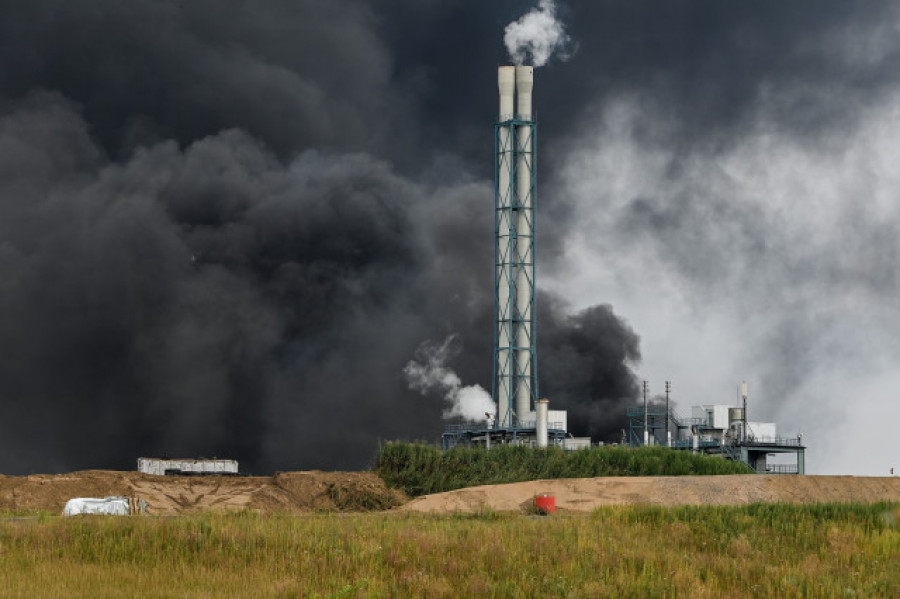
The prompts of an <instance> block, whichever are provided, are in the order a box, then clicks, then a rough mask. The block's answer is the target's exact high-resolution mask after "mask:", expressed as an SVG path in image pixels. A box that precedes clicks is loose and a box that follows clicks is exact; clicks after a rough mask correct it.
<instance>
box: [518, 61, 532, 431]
mask: <svg viewBox="0 0 900 599" xmlns="http://www.w3.org/2000/svg"><path fill="white" fill-rule="evenodd" d="M533 88H534V67H516V92H517V93H518V115H517V116H518V120H519V121H530V120H531V91H532V89H533ZM532 131H533V128H532V126H531V125H528V124H524V125H519V126H518V127H516V143H517V146H518V147H517V148H516V149H517V159H516V193H517V195H518V208H519V209H518V211H517V214H518V216H517V225H516V248H517V250H518V269H517V272H516V312H517V313H518V316H519V319H518V320H519V326H518V327H517V331H516V374H517V375H518V383H519V384H518V386H517V387H516V414H519V415H521V414H525V413H526V412H530V411H531V399H532V389H531V380H532V372H531V370H532V368H533V364H532V359H531V357H532V349H533V343H532V327H531V321H532V317H533V314H532V312H531V307H532V304H533V303H534V285H533V282H534V255H533V249H534V244H533V243H532V242H531V241H532V234H533V232H534V211H533V210H532V207H533V202H532V197H531V195H532V189H533V185H532V183H533V177H534V169H533V166H534V164H533V162H534V161H533V160H532V158H533V154H532V139H531V137H532Z"/></svg>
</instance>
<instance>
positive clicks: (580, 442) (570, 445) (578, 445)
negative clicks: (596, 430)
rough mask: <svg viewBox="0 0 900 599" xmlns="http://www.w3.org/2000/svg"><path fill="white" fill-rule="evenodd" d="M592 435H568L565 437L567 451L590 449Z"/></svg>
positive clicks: (564, 442)
mask: <svg viewBox="0 0 900 599" xmlns="http://www.w3.org/2000/svg"><path fill="white" fill-rule="evenodd" d="M590 448H591V438H590V437H568V438H566V439H563V449H565V450H567V451H577V450H579V449H590Z"/></svg>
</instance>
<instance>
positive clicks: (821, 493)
mask: <svg viewBox="0 0 900 599" xmlns="http://www.w3.org/2000/svg"><path fill="white" fill-rule="evenodd" d="M540 493H549V494H550V495H553V496H554V497H555V498H556V506H557V508H558V509H560V510H564V511H571V512H589V511H591V510H593V509H595V508H597V507H600V506H605V505H628V504H645V505H668V506H670V505H740V504H746V503H778V502H790V503H816V502H846V501H855V502H862V503H872V502H876V501H898V502H900V478H898V477H894V478H874V477H872V478H869V477H853V476H771V475H770V476H761V475H729V476H660V477H608V478H573V479H557V480H540V481H531V482H524V483H513V484H509V485H496V486H484V487H471V488H468V489H459V490H458V491H450V492H448V493H438V494H435V495H426V496H424V497H419V498H418V499H415V500H413V501H411V502H410V503H408V504H406V505H404V506H403V507H402V508H400V509H402V510H409V511H417V512H453V511H459V512H475V511H479V510H484V509H490V510H495V511H521V510H524V509H527V508H528V507H530V506H531V502H532V498H533V497H534V496H535V495H538V494H540Z"/></svg>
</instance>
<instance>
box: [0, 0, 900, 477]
mask: <svg viewBox="0 0 900 599" xmlns="http://www.w3.org/2000/svg"><path fill="white" fill-rule="evenodd" d="M533 10H538V11H539V12H540V11H541V10H543V11H544V12H545V13H546V12H547V11H548V10H550V11H551V12H552V16H553V17H554V19H555V22H556V23H558V24H559V25H560V26H561V28H562V29H561V30H560V31H559V33H560V34H561V36H560V37H558V38H556V40H557V41H558V42H559V43H558V44H557V45H556V46H552V47H551V48H550V49H549V51H548V53H547V55H546V56H544V54H543V53H541V55H540V56H538V55H537V54H534V53H532V54H531V55H528V54H527V53H526V55H525V56H524V57H523V60H525V61H526V62H528V61H534V60H535V59H538V60H539V62H545V64H543V65H542V66H539V67H538V68H536V69H535V88H534V105H535V112H536V115H537V119H538V127H539V159H538V214H537V227H538V240H537V243H538V264H537V281H538V290H539V293H538V317H537V318H538V321H537V331H538V332H537V335H538V368H539V377H540V386H541V394H542V395H546V396H547V397H549V398H550V400H551V403H552V405H553V407H554V408H559V409H568V410H569V421H570V429H572V431H573V432H575V433H576V434H589V435H591V436H593V437H594V439H595V440H602V441H615V440H618V438H619V437H620V436H621V429H622V428H623V427H624V426H625V421H624V417H623V416H624V410H625V407H626V406H627V405H629V404H631V403H633V402H636V401H638V398H639V395H640V384H641V381H642V380H647V381H648V382H649V385H650V389H651V393H653V394H658V393H660V392H661V391H662V390H663V386H664V381H667V380H669V381H671V382H672V389H673V393H672V398H673V400H674V401H675V402H676V405H677V409H678V410H680V411H682V412H683V413H687V411H688V410H689V408H690V406H692V405H695V404H700V403H732V402H735V401H736V390H737V388H738V385H739V383H740V381H741V380H746V381H747V382H748V385H749V389H750V396H749V399H748V412H749V417H750V419H751V420H762V421H774V422H777V423H778V427H779V433H780V434H782V435H785V436H793V435H796V434H797V433H800V432H802V433H803V435H804V437H803V438H804V442H805V443H806V444H807V445H808V450H807V457H806V465H807V472H809V473H813V474H859V475H885V474H887V473H888V471H889V468H891V467H896V468H900V454H898V452H897V450H896V445H895V444H894V443H893V442H892V441H893V439H892V437H891V432H892V428H893V427H892V423H894V422H897V421H900V402H898V401H897V397H898V395H900V374H898V369H897V368H896V365H897V364H898V360H900V314H898V311H900V309H898V307H897V306H898V302H897V301H896V298H897V296H898V291H900V289H898V288H900V272H898V258H900V241H898V239H900V235H898V228H900V204H898V189H900V171H898V169H897V168H896V167H895V164H896V163H897V162H898V161H897V158H898V157H900V141H898V140H900V68H897V67H898V62H900V8H898V7H896V5H895V4H894V3H891V2H884V1H882V2H874V1H862V2H854V3H847V2H838V1H836V0H816V1H815V2H813V1H812V0H795V1H794V2H790V3H784V2H779V1H776V0H761V1H757V2H752V3H751V2H727V3H725V2H717V1H714V0H678V1H673V2H666V3H664V4H662V3H659V2H652V1H650V0H633V1H630V2H627V3H623V2H616V1H613V0H605V1H604V0H566V1H565V2H558V3H557V4H555V5H554V4H552V3H548V2H546V0H545V1H544V2H542V3H541V4H540V5H538V3H537V2H531V1H513V0H497V1H495V2H490V3H485V2H479V1H476V0H441V1H440V2H438V1H437V0H416V1H413V0H369V1H363V0H328V1H324V0H321V1H317V0H302V1H300V2H297V1H288V0H257V1H254V2H250V1H240V0H236V1H234V2H229V3H224V4H223V3H221V2H217V1H213V0H193V1H191V2H186V1H183V0H131V1H130V2H127V3H123V2H118V1H116V0H94V1H92V2H86V1H82V0H66V1H63V0H34V1H32V2H28V3H23V2H14V1H11V0H0V349H2V352H3V356H4V359H3V360H2V361H0V405H2V406H3V408H4V409H3V415H4V416H3V418H0V472H4V473H8V474H23V473H29V472H64V471H68V470H74V469H82V468H122V469H131V468H133V467H134V462H135V460H136V458H137V457H139V456H170V457H184V456H191V457H199V456H204V457H213V456H217V457H228V458H234V459H238V460H240V462H241V467H242V470H244V471H248V472H256V473H267V472H272V471H274V470H299V469H310V468H322V469H359V468H366V467H368V466H371V465H372V462H373V458H374V454H375V450H376V448H377V446H378V444H379V443H380V442H383V441H386V440H390V439H410V440H416V439H422V440H427V441H435V440H437V439H438V438H439V436H440V432H441V431H442V429H443V426H444V424H445V420H444V418H443V416H444V415H445V414H447V413H448V412H452V409H451V408H450V406H448V405H447V402H446V401H445V399H444V398H443V397H441V395H440V394H425V395H423V394H421V393H420V392H419V390H418V389H415V388H410V387H409V385H408V383H407V380H406V379H405V377H404V368H405V367H406V366H407V365H408V364H409V362H410V360H413V359H414V358H415V357H416V356H417V355H421V352H422V351H423V348H426V349H427V348H428V347H447V348H449V350H452V351H448V353H447V361H448V363H447V366H448V367H449V368H452V370H453V372H454V373H455V374H456V375H457V376H458V379H459V381H460V383H459V384H461V385H464V386H467V387H468V386H475V385H479V386H481V387H482V388H485V389H490V386H491V380H490V379H491V360H492V354H491V344H492V342H493V331H492V328H491V319H492V310H493V305H492V302H493V295H492V285H493V281H492V277H493V269H492V260H493V256H492V251H493V240H492V231H493V222H492V204H493V197H492V189H493V187H492V186H493V184H492V181H491V177H492V176H493V157H492V148H493V124H494V122H495V120H496V118H497V114H496V112H497V87H496V86H497V84H496V67H497V66H498V65H501V64H507V63H508V62H509V61H510V57H509V52H508V51H507V48H506V47H505V45H504V38H505V37H507V38H509V36H508V35H506V34H507V32H508V31H509V29H508V26H509V25H510V24H511V23H522V21H520V19H521V18H522V17H523V16H525V15H527V14H529V12H530V11H533ZM517 31H519V32H521V28H520V29H519V30H517ZM541 52H543V50H541ZM448 340H449V341H448ZM417 352H418V354H417Z"/></svg>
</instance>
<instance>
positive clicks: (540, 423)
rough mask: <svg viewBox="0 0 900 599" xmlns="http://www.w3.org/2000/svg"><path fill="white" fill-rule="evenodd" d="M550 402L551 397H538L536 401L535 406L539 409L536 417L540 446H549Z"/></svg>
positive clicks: (538, 443)
mask: <svg viewBox="0 0 900 599" xmlns="http://www.w3.org/2000/svg"><path fill="white" fill-rule="evenodd" d="M549 404H550V400H549V399H538V400H537V401H535V408H536V410H537V414H536V419H535V436H536V437H537V446H538V447H547V425H548V422H549V418H548V415H549V409H550V405H549Z"/></svg>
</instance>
